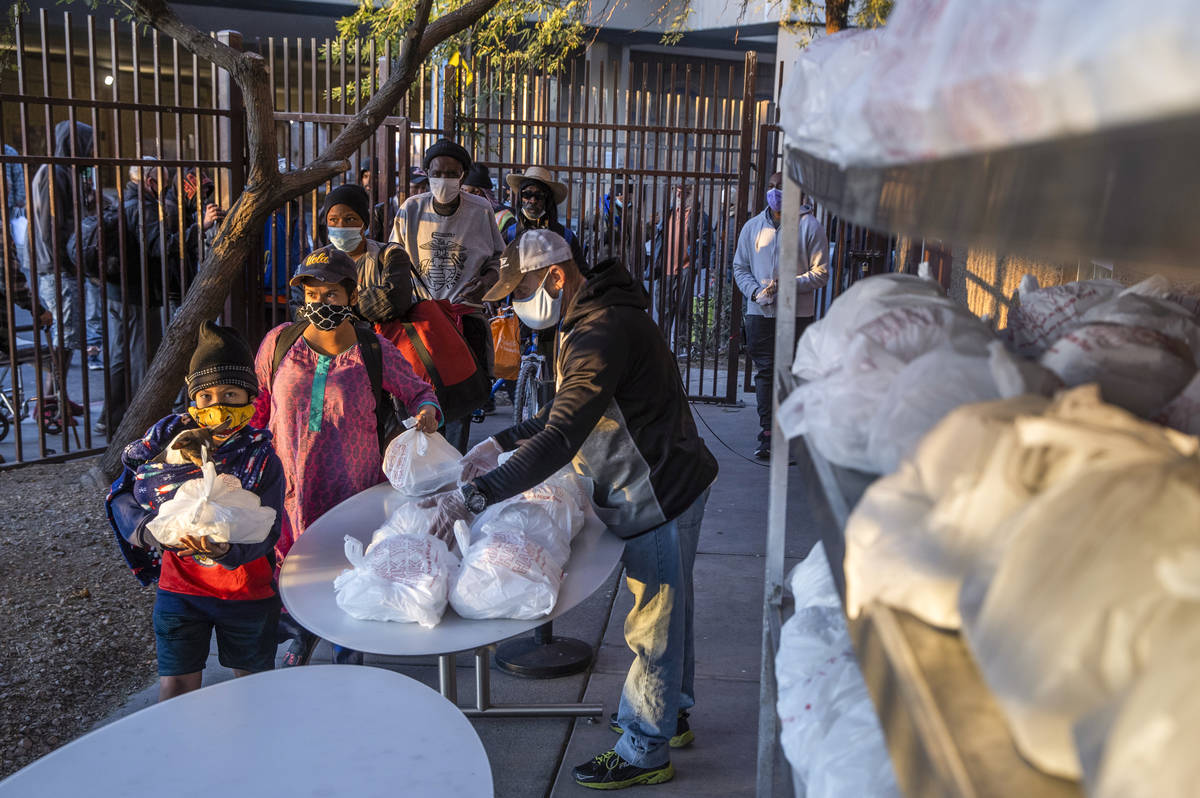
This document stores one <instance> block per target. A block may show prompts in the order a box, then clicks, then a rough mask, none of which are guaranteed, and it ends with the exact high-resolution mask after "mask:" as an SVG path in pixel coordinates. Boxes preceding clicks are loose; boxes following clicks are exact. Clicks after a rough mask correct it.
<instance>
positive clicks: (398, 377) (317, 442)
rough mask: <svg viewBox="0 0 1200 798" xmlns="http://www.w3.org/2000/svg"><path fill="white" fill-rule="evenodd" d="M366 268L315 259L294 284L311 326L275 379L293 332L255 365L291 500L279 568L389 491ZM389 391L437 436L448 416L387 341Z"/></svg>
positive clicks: (339, 257)
mask: <svg viewBox="0 0 1200 798" xmlns="http://www.w3.org/2000/svg"><path fill="white" fill-rule="evenodd" d="M356 276H357V267H356V266H355V264H354V261H353V260H352V259H351V258H350V257H349V256H348V255H346V254H345V253H343V252H340V251H338V250H335V249H332V248H328V249H323V250H318V251H317V252H314V253H312V254H311V255H309V256H308V257H307V258H306V259H305V260H304V263H303V264H302V265H301V266H300V268H299V269H298V270H297V272H296V276H295V277H293V278H292V280H291V284H292V285H302V286H303V287H304V301H305V305H304V307H303V308H302V309H301V311H300V316H301V317H302V318H303V319H304V320H305V321H307V322H308V323H309V324H308V326H307V327H306V328H304V332H303V334H301V335H300V337H299V338H297V339H296V341H295V343H293V344H292V345H291V347H289V348H288V350H287V352H286V353H285V354H284V356H283V359H282V360H280V361H279V365H278V367H277V368H276V369H275V374H274V377H273V378H272V374H271V363H272V360H273V358H274V355H275V347H276V341H277V340H278V339H279V336H280V335H281V334H283V333H284V331H285V330H287V329H288V328H289V327H291V325H290V324H282V325H280V326H278V327H276V328H275V329H273V330H271V331H270V332H269V333H267V336H266V338H265V339H264V340H263V342H262V346H260V347H259V350H258V356H257V357H256V358H255V363H254V367H255V373H256V374H257V376H258V383H259V385H260V386H262V390H261V392H260V393H259V395H258V398H257V400H256V402H255V407H256V412H255V416H254V419H253V420H252V421H251V423H252V424H253V425H255V426H257V427H259V428H260V429H261V428H268V429H270V430H271V434H272V436H273V438H274V443H275V452H276V454H278V455H279V459H280V461H281V462H282V463H283V470H284V476H285V478H286V484H287V487H286V491H285V494H284V500H283V510H284V518H283V526H282V529H281V530H280V536H279V543H278V544H277V546H276V561H277V562H279V563H282V562H283V558H284V557H286V556H287V553H288V550H289V549H291V547H292V543H294V542H295V540H296V538H298V537H300V535H302V534H304V530H305V529H307V528H308V526H309V525H310V524H311V523H312V522H313V521H315V520H316V519H318V518H320V517H321V515H323V514H324V513H325V512H326V511H327V510H329V509H330V508H332V507H333V506H334V505H336V504H338V503H340V502H342V501H344V500H346V499H348V498H350V497H351V496H353V495H354V494H356V493H359V492H361V491H364V490H366V489H367V488H370V487H372V486H374V485H378V484H379V483H380V482H383V481H384V475H383V457H382V454H381V453H380V451H379V437H378V430H377V425H376V415H375V396H374V391H373V390H372V388H371V378H370V375H369V374H368V372H367V366H366V363H365V361H364V359H363V353H362V351H361V349H360V347H359V343H358V331H357V330H356V329H355V326H354V321H353V319H354V315H353V310H352V309H351V306H352V305H353V303H354V301H355V299H356V298H357V296H356V295H357V291H356V282H355V280H356ZM379 340H380V354H381V355H382V360H383V374H382V377H383V379H382V383H383V390H384V392H386V393H389V394H391V395H392V396H395V397H396V398H397V399H399V400H400V401H401V402H402V403H403V405H404V407H405V408H406V409H407V411H408V412H409V413H411V414H412V415H414V416H415V417H416V421H417V429H421V430H424V431H425V432H436V431H437V429H438V426H439V424H440V423H441V408H439V407H438V404H437V398H436V396H435V395H434V392H433V388H432V387H431V386H430V385H429V383H427V382H425V381H424V380H423V379H421V378H420V377H418V376H417V375H416V374H415V373H414V372H413V370H412V367H411V366H410V365H409V364H408V361H406V360H405V359H404V357H403V355H401V354H400V350H398V349H397V348H396V347H395V346H394V345H392V344H391V343H390V342H388V341H386V340H384V339H382V338H380V339H379ZM314 645H315V638H311V636H304V635H301V636H299V638H298V639H297V641H296V642H295V643H293V647H292V650H289V652H288V656H286V657H285V659H284V664H285V665H290V664H298V663H299V662H301V661H304V660H306V659H307V657H308V655H309V654H310V653H311V651H312V646H314Z"/></svg>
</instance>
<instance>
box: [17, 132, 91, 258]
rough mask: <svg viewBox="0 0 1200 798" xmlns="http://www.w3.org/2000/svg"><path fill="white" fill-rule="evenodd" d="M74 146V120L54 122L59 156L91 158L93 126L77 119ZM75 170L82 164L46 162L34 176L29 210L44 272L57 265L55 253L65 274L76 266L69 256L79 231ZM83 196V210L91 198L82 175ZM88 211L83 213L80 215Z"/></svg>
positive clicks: (81, 195)
mask: <svg viewBox="0 0 1200 798" xmlns="http://www.w3.org/2000/svg"><path fill="white" fill-rule="evenodd" d="M74 139H75V141H74V147H72V146H71V123H70V122H69V121H63V122H59V123H58V124H57V125H55V126H54V154H55V155H57V156H59V157H68V158H69V157H75V158H89V157H91V155H92V127H91V125H85V124H83V123H82V122H76V123H75V136H74ZM51 169H53V175H54V206H53V207H51V204H50V175H51ZM72 172H75V173H76V174H79V173H81V172H82V168H76V169H72V167H70V166H54V167H51V166H50V164H45V165H43V166H40V167H38V170H37V173H36V174H34V176H33V184H32V187H31V193H32V195H33V196H32V202H30V204H29V208H28V209H27V213H28V214H29V215H30V216H31V217H32V218H31V219H30V220H29V221H30V225H31V227H32V232H33V240H34V248H35V254H36V257H37V268H38V271H39V272H40V273H42V274H49V273H52V272H53V269H54V258H55V253H57V255H58V265H59V268H60V269H62V271H63V273H64V274H73V273H74V267H73V266H72V265H71V260H70V259H69V258H68V257H67V239H68V238H70V237H71V233H73V232H74V231H75V189H74V186H73V185H72V181H71V175H72ZM78 186H79V200H80V202H82V203H83V204H84V206H85V207H84V208H81V209H80V210H83V211H86V206H87V204H88V203H89V202H90V198H89V197H88V196H87V195H86V194H85V187H84V184H83V179H82V177H80V179H79V184H78ZM83 215H84V214H81V215H80V218H82V217H83Z"/></svg>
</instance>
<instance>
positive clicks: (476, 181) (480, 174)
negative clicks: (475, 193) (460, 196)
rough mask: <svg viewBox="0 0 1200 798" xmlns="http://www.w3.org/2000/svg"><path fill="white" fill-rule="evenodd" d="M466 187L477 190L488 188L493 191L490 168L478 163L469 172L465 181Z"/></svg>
mask: <svg viewBox="0 0 1200 798" xmlns="http://www.w3.org/2000/svg"><path fill="white" fill-rule="evenodd" d="M463 185H464V186H474V187H475V188H486V189H487V190H488V191H491V190H492V176H491V175H489V174H488V168H487V167H486V166H484V165H483V164H481V163H477V164H475V165H474V166H472V167H471V169H470V171H469V172H467V176H466V177H465V178H464V179H463Z"/></svg>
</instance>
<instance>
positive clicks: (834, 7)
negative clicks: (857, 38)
mask: <svg viewBox="0 0 1200 798" xmlns="http://www.w3.org/2000/svg"><path fill="white" fill-rule="evenodd" d="M849 25H850V0H825V32H826V33H829V34H833V33H837V32H838V31H843V30H845V29H846V28H847V27H848V26H849Z"/></svg>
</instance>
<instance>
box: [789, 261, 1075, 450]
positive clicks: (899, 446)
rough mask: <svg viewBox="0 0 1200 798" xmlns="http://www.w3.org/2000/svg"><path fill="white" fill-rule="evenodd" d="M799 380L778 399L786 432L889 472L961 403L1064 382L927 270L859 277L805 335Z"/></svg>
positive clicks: (798, 363)
mask: <svg viewBox="0 0 1200 798" xmlns="http://www.w3.org/2000/svg"><path fill="white" fill-rule="evenodd" d="M792 371H793V373H794V374H795V376H796V377H798V378H799V379H801V380H807V382H805V383H803V384H801V385H799V386H798V387H797V388H796V389H795V390H794V391H792V393H791V394H790V395H789V396H788V397H787V399H786V400H785V401H784V402H783V404H782V405H781V406H780V410H779V423H780V427H781V428H782V429H783V431H784V433H785V434H786V435H788V437H795V436H797V435H804V436H805V437H806V440H807V442H808V444H809V445H810V446H813V447H814V448H816V449H817V451H819V452H820V453H821V455H822V456H823V457H825V458H826V459H827V460H829V461H831V462H833V463H836V464H838V465H841V466H846V467H848V468H855V469H858V470H861V471H869V472H873V473H886V472H889V471H892V470H894V469H895V468H896V466H897V465H898V464H899V462H900V460H901V459H902V458H903V457H905V456H906V455H908V454H909V453H910V452H911V451H912V450H913V449H914V448H915V446H916V444H917V442H918V441H919V440H920V439H921V437H922V436H923V435H924V434H925V433H926V432H927V431H929V430H930V429H931V428H932V427H933V426H934V425H935V424H936V423H937V422H938V421H940V420H941V419H942V418H943V417H944V416H945V415H946V414H947V413H948V412H950V411H951V410H953V409H954V408H955V407H958V406H959V405H962V404H966V403H970V402H981V401H987V400H990V399H1000V398H1004V397H1011V396H1018V395H1020V394H1024V393H1041V394H1045V393H1050V392H1052V391H1053V390H1054V389H1055V388H1056V387H1058V385H1059V384H1060V383H1059V382H1058V380H1057V378H1055V377H1054V376H1053V375H1052V374H1050V373H1049V372H1047V371H1046V370H1045V369H1043V368H1041V367H1039V366H1038V365H1037V364H1035V363H1032V362H1027V361H1024V360H1022V359H1021V358H1017V357H1014V356H1012V355H1010V354H1009V353H1008V352H1007V350H1006V349H1005V347H1004V345H1003V343H1001V342H1000V341H999V339H997V337H996V336H995V334H994V333H993V332H992V331H991V330H990V329H989V328H988V326H987V325H986V324H985V323H984V322H982V321H980V320H979V319H978V318H976V317H975V316H973V315H972V314H971V313H970V312H969V311H968V310H967V309H966V308H964V307H962V306H960V305H958V304H957V303H955V302H954V301H953V300H952V299H950V297H948V296H946V294H945V292H943V291H942V288H941V286H940V285H939V284H938V283H937V282H935V281H934V280H932V279H930V278H929V277H928V276H919V277H913V276H911V275H902V274H887V275H878V276H875V277H868V278H866V279H864V280H860V281H859V282H858V283H855V284H854V285H853V286H851V287H850V289H849V290H847V291H846V293H845V294H843V295H842V296H841V297H839V298H838V300H837V301H836V302H834V303H833V305H832V306H831V307H830V310H829V312H828V313H827V314H826V315H825V317H824V318H822V319H821V320H820V321H817V322H815V323H814V324H811V325H810V326H809V327H808V329H807V330H806V331H805V333H804V335H803V336H802V337H801V339H800V342H799V344H798V345H797V350H796V359H795V362H794V363H793V365H792Z"/></svg>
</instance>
